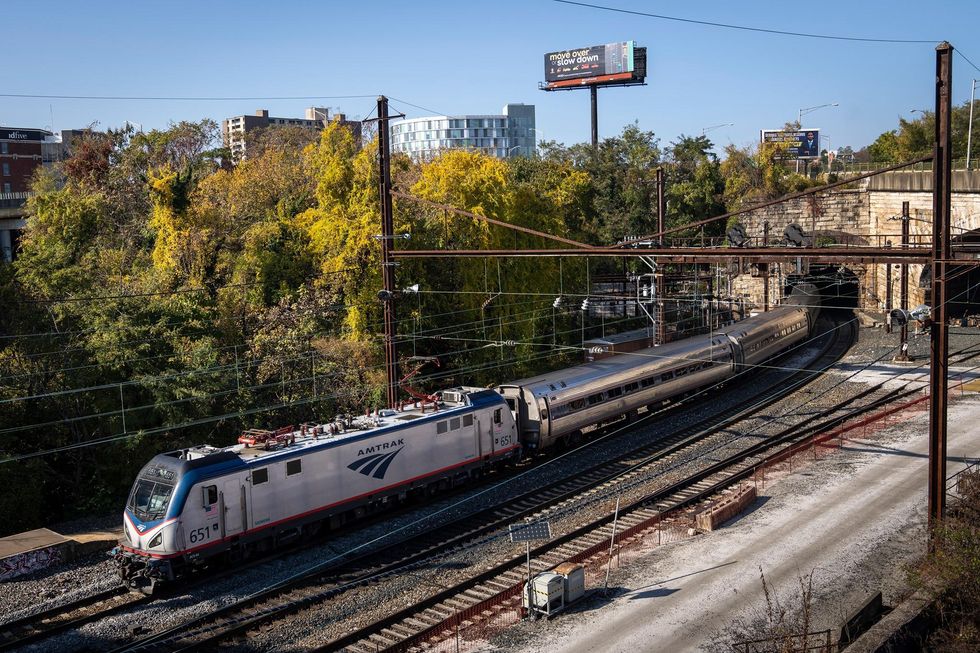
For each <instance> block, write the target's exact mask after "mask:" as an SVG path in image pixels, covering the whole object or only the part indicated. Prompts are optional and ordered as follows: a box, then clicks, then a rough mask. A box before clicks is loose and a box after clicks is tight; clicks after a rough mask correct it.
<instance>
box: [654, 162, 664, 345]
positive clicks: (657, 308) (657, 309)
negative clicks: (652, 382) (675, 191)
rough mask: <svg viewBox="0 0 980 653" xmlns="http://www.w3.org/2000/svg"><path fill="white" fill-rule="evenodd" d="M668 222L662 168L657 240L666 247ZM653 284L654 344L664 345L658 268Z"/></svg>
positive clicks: (660, 272)
mask: <svg viewBox="0 0 980 653" xmlns="http://www.w3.org/2000/svg"><path fill="white" fill-rule="evenodd" d="M666 220H667V186H666V179H665V176H664V169H663V168H662V167H660V168H657V234H658V236H657V239H658V240H659V241H660V244H661V246H664V242H663V241H664V237H663V233H664V225H665V223H666ZM653 282H654V285H655V289H656V299H655V301H656V303H655V305H654V308H653V311H654V313H653V314H654V316H655V317H656V319H657V323H656V325H655V326H656V329H657V330H656V333H654V340H653V344H655V345H662V344H664V341H665V340H666V339H667V325H666V324H664V318H665V317H666V312H665V311H664V290H665V288H666V284H665V283H664V273H663V270H661V269H660V266H659V265H658V266H657V270H656V272H655V273H654V275H653Z"/></svg>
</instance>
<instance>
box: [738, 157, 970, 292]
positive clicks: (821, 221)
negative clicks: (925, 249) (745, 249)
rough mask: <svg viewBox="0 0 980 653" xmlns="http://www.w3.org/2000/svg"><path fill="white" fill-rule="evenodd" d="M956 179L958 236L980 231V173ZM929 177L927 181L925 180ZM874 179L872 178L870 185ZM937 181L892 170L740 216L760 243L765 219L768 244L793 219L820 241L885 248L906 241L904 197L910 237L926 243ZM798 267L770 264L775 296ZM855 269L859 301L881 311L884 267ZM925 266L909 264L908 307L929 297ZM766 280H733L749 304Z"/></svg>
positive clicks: (897, 272) (896, 275)
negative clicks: (922, 283) (923, 285)
mask: <svg viewBox="0 0 980 653" xmlns="http://www.w3.org/2000/svg"><path fill="white" fill-rule="evenodd" d="M954 174H955V176H956V179H955V180H954V184H953V197H952V216H951V222H952V225H953V236H954V237H955V236H956V235H957V234H961V233H963V232H964V231H968V230H973V229H980V171H955V173H954ZM926 178H928V183H927V182H926V181H925V180H926ZM872 182H873V183H872ZM924 185H926V186H928V187H931V185H932V181H931V173H928V172H912V173H901V172H898V173H888V174H885V175H879V176H878V177H871V178H870V179H868V180H864V181H863V182H858V183H857V184H856V186H857V187H856V188H853V189H846V190H836V191H831V192H827V193H821V194H819V195H817V196H815V197H805V198H800V199H797V200H793V201H790V202H785V203H783V204H780V205H778V206H776V207H770V208H767V209H761V210H759V211H753V212H750V213H747V214H744V215H741V216H739V221H740V222H741V223H742V225H744V226H745V229H746V231H747V233H748V235H749V237H750V238H752V239H753V244H755V243H761V240H762V234H763V222H765V221H768V222H769V243H770V244H775V243H778V242H780V241H781V240H782V238H783V229H785V227H786V226H787V225H789V224H791V223H795V224H797V225H799V226H801V227H802V228H803V230H804V231H805V232H806V233H807V234H808V235H809V234H812V233H813V232H814V231H815V232H816V234H817V242H818V244H821V243H830V242H838V243H840V242H847V241H851V242H854V243H866V244H869V245H875V246H885V245H886V243H888V242H891V244H892V246H893V247H897V246H899V245H900V244H901V242H902V236H901V234H902V223H901V220H894V219H892V218H894V217H896V216H901V214H902V202H906V201H907V202H909V214H910V216H911V217H912V220H911V221H910V222H909V232H910V242H911V243H912V244H916V243H918V244H928V243H929V242H931V239H932V193H931V191H928V190H919V189H920V188H922V187H923V186H924ZM794 267H795V266H787V265H784V266H782V269H781V268H780V266H779V265H775V264H774V265H771V266H770V268H771V269H772V270H771V276H770V279H769V283H770V291H769V292H770V298H775V297H777V296H778V293H779V287H780V280H781V278H782V277H784V276H785V275H786V274H787V273H794V272H796V270H795V269H793V268H794ZM847 267H848V268H849V269H850V270H851V271H852V272H854V273H855V274H856V275H857V277H858V281H859V284H860V291H859V298H858V303H859V306H860V307H861V308H865V309H868V310H883V309H884V308H885V298H886V294H887V275H886V266H885V265H860V264H850V265H848V266H847ZM891 267H892V270H891V275H892V284H893V287H892V293H893V302H892V303H893V307H897V306H898V304H899V287H900V286H899V284H900V281H901V279H900V277H901V266H898V265H893V266H891ZM921 272H922V266H921V265H910V266H909V305H910V306H916V305H918V304H922V303H924V302H925V296H924V292H923V289H921V288H919V275H920V274H921ZM764 282H765V280H764V279H763V278H760V277H758V276H755V277H753V276H751V275H750V274H741V275H738V276H737V277H736V278H735V279H734V280H733V284H732V285H733V291H734V292H736V293H738V294H741V295H744V296H746V301H747V303H748V304H749V305H750V306H753V307H756V306H761V305H762V296H763V283H764Z"/></svg>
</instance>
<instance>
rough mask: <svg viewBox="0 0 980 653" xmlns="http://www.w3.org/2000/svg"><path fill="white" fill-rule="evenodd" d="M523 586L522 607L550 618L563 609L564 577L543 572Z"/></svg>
mask: <svg viewBox="0 0 980 653" xmlns="http://www.w3.org/2000/svg"><path fill="white" fill-rule="evenodd" d="M530 585H531V587H530V590H528V586H527V583H525V584H524V607H525V608H527V609H528V611H534V612H537V613H539V614H543V615H545V616H547V617H550V616H552V615H554V614H557V613H559V612H561V611H562V610H563V609H564V608H565V577H564V576H562V575H560V574H556V573H554V572H551V571H544V572H541V573H540V574H538V575H537V576H535V577H534V578H532V579H531V583H530Z"/></svg>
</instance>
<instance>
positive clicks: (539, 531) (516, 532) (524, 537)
mask: <svg viewBox="0 0 980 653" xmlns="http://www.w3.org/2000/svg"><path fill="white" fill-rule="evenodd" d="M548 539H551V524H550V523H549V522H546V521H537V522H531V523H529V524H511V525H510V541H511V542H533V541H534V540H548Z"/></svg>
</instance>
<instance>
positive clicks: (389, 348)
mask: <svg viewBox="0 0 980 653" xmlns="http://www.w3.org/2000/svg"><path fill="white" fill-rule="evenodd" d="M388 120H389V118H388V98H386V97H385V96H383V95H381V96H379V97H378V165H379V166H380V173H381V174H380V175H378V177H379V182H378V185H379V189H378V190H379V192H380V194H381V278H382V288H383V290H382V304H383V305H384V331H385V335H384V350H385V376H386V392H385V397H386V400H387V402H388V408H395V407H396V405H397V404H398V360H397V358H396V357H395V262H394V261H392V260H391V246H392V241H393V239H394V237H395V220H394V215H393V210H392V205H391V150H390V147H391V144H390V143H389V140H388V139H389V136H388Z"/></svg>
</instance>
